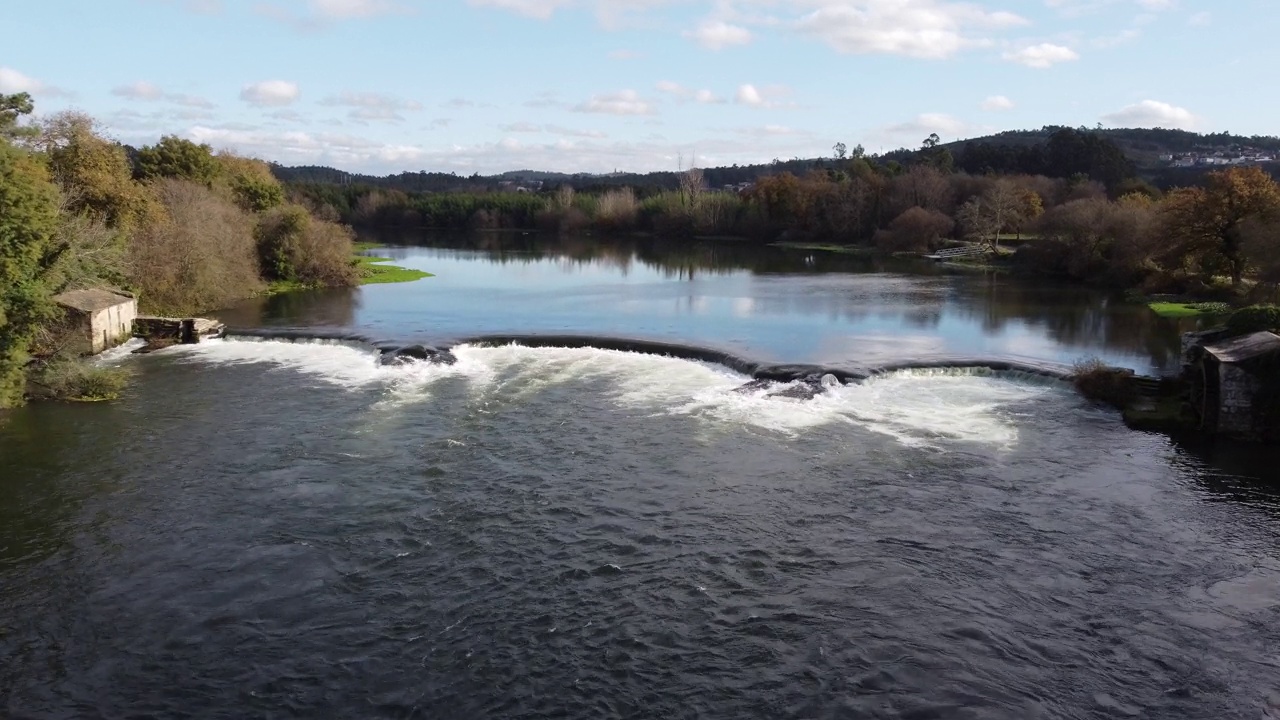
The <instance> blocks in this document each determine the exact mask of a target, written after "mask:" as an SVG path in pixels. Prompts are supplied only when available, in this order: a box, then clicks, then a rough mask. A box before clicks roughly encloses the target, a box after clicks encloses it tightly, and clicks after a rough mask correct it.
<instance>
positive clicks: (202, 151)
mask: <svg viewBox="0 0 1280 720" xmlns="http://www.w3.org/2000/svg"><path fill="white" fill-rule="evenodd" d="M220 171H221V166H220V165H218V161H217V159H216V158H214V156H213V148H211V147H209V146H208V145H201V144H196V143H193V142H191V141H190V140H183V139H182V138H180V137H178V136H176V135H165V136H164V137H162V138H160V142H158V143H156V144H155V145H151V146H149V147H144V148H142V149H141V150H139V151H138V164H137V176H138V177H139V178H140V179H143V180H151V179H154V178H164V177H168V178H180V179H183V180H191V181H193V182H198V183H202V184H204V185H206V186H209V185H212V184H213V181H214V180H216V179H217V177H218V175H219V172H220Z"/></svg>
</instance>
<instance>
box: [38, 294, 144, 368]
mask: <svg viewBox="0 0 1280 720" xmlns="http://www.w3.org/2000/svg"><path fill="white" fill-rule="evenodd" d="M53 300H54V302H56V303H57V304H58V305H60V306H61V307H62V308H63V310H64V311H65V312H66V316H67V321H68V326H69V330H70V332H71V334H72V338H73V347H74V349H75V350H76V351H78V352H80V353H82V354H85V355H97V354H98V353H100V352H102V351H103V350H106V349H107V348H110V347H115V346H116V345H119V344H120V343H122V342H124V341H125V340H128V339H129V338H130V337H131V336H132V335H133V321H134V320H135V319H136V318H137V317H138V301H137V299H136V298H134V297H133V296H132V295H129V294H128V293H124V292H121V291H117V290H70V291H68V292H64V293H62V294H61V295H57V296H55V297H54V298H53Z"/></svg>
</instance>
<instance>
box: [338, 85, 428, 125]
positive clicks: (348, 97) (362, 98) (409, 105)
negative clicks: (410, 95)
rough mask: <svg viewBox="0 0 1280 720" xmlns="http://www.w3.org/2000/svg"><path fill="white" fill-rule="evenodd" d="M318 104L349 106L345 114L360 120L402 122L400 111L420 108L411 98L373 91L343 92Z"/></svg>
mask: <svg viewBox="0 0 1280 720" xmlns="http://www.w3.org/2000/svg"><path fill="white" fill-rule="evenodd" d="M320 104H321V105H327V106H330V107H347V108H351V111H350V112H349V113H347V116H348V117H349V118H351V119H352V120H358V121H362V122H368V121H386V122H402V121H404V115H402V114H401V113H402V112H405V111H418V110H421V109H422V104H421V103H418V102H415V101H413V100H401V99H399V98H396V97H392V96H390V95H383V94H382V93H375V92H343V93H339V94H337V95H331V96H329V97H327V98H325V99H323V100H321V101H320Z"/></svg>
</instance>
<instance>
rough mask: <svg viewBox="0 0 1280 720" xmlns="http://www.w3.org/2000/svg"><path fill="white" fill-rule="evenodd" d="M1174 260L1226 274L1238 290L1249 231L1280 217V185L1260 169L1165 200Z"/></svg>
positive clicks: (1214, 179)
mask: <svg viewBox="0 0 1280 720" xmlns="http://www.w3.org/2000/svg"><path fill="white" fill-rule="evenodd" d="M1164 211H1165V218H1166V230H1167V232H1168V233H1169V236H1170V238H1171V239H1172V240H1173V245H1172V246H1171V247H1170V250H1171V251H1172V257H1177V258H1179V259H1183V260H1184V261H1185V259H1198V260H1199V261H1200V267H1199V270H1200V272H1202V273H1205V274H1212V273H1214V272H1216V271H1224V272H1226V273H1228V274H1229V275H1230V276H1231V283H1232V285H1234V286H1236V287H1239V286H1240V282H1241V280H1243V279H1244V274H1245V271H1246V270H1247V269H1248V265H1249V257H1248V255H1247V254H1246V253H1245V252H1244V240H1245V237H1244V226H1245V223H1246V221H1248V220H1250V219H1254V218H1256V219H1260V220H1267V219H1270V218H1273V217H1275V216H1276V215H1277V214H1278V213H1280V185H1277V184H1276V181H1275V180H1273V179H1272V178H1271V176H1270V175H1268V174H1267V173H1266V172H1264V171H1263V170H1262V169H1261V168H1259V167H1256V166H1255V167H1247V168H1230V169H1228V170H1219V171H1216V172H1211V173H1209V175H1208V177H1207V178H1206V183H1205V186H1204V187H1197V188H1178V189H1177V190H1174V191H1173V192H1171V193H1169V195H1168V196H1167V197H1166V199H1165V203H1164Z"/></svg>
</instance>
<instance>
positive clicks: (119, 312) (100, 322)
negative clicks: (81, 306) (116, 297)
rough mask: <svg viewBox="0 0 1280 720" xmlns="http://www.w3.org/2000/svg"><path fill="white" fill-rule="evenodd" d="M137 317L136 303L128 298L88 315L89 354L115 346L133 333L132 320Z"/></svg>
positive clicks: (95, 353)
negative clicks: (123, 301)
mask: <svg viewBox="0 0 1280 720" xmlns="http://www.w3.org/2000/svg"><path fill="white" fill-rule="evenodd" d="M137 317H138V303H137V301H136V300H130V301H128V302H126V303H122V304H120V305H113V306H111V307H109V308H106V309H105V310H99V311H98V312H96V313H93V314H92V315H91V316H90V317H89V323H88V324H89V327H88V328H87V330H88V333H89V338H90V340H89V343H90V348H89V352H90V354H93V355H97V354H98V353H100V352H102V351H103V350H106V349H107V348H112V347H115V346H116V345H119V344H120V343H122V342H124V341H125V340H128V339H129V338H130V337H131V336H132V335H133V321H134V319H136V318H137Z"/></svg>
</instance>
